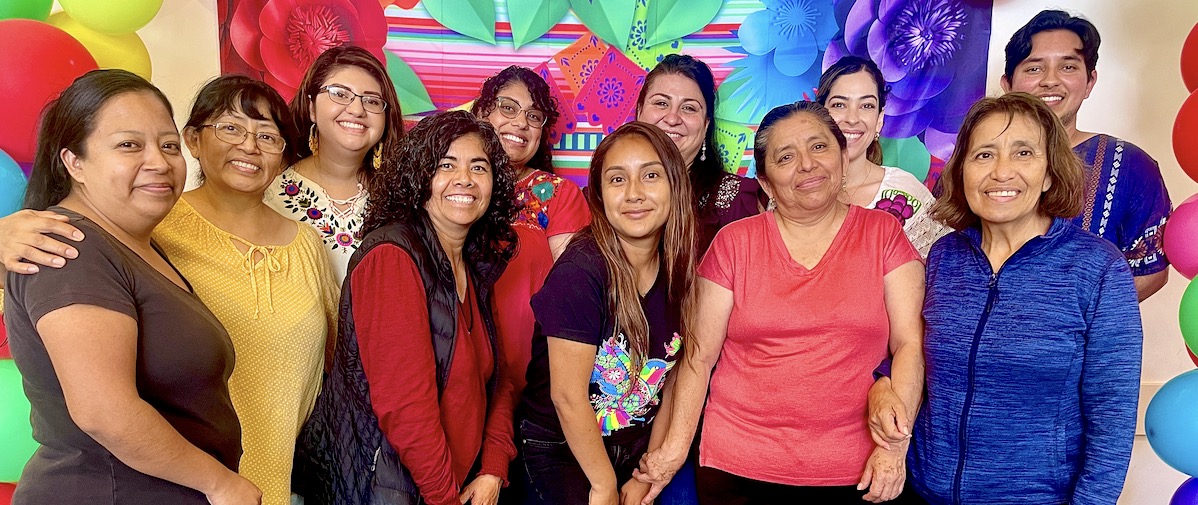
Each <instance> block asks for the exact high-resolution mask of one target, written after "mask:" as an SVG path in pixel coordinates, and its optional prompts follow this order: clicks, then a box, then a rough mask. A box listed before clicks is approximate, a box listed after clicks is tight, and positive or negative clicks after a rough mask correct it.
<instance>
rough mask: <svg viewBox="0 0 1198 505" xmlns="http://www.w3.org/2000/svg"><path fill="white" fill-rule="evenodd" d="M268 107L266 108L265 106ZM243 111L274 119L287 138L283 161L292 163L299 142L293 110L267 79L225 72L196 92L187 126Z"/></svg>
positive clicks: (201, 123) (258, 117)
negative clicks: (235, 111) (260, 79)
mask: <svg viewBox="0 0 1198 505" xmlns="http://www.w3.org/2000/svg"><path fill="white" fill-rule="evenodd" d="M263 107H265V110H263ZM234 110H238V111H241V112H242V113H243V114H245V115H246V116H249V117H250V118H252V119H257V120H260V121H271V122H273V123H274V124H275V127H277V128H278V129H279V134H280V135H282V136H283V138H284V139H285V140H286V141H287V145H286V146H285V147H284V148H283V162H284V163H286V164H287V165H291V164H292V163H295V162H296V161H297V156H296V151H295V142H294V141H293V139H295V138H296V137H297V134H296V131H295V122H294V121H293V120H292V118H291V110H290V109H288V108H287V102H286V101H284V100H283V97H282V96H280V95H279V92H278V91H275V89H274V88H272V87H270V85H268V84H266V83H265V82H262V81H259V80H257V79H251V78H249V77H246V76H243V75H222V76H220V77H217V78H215V79H212V80H211V81H208V83H207V84H205V85H204V87H202V88H200V92H199V93H196V97H195V101H194V102H193V103H192V105H191V115H190V116H188V118H187V123H186V124H184V125H183V127H184V128H199V127H200V126H203V125H204V124H205V123H208V122H209V121H212V120H213V119H216V118H217V117H219V116H221V115H222V114H225V113H227V112H233V111H234Z"/></svg>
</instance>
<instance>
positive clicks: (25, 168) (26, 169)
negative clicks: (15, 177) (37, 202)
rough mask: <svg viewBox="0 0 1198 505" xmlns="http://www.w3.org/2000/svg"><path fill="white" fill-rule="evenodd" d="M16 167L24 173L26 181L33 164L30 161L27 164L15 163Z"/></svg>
mask: <svg viewBox="0 0 1198 505" xmlns="http://www.w3.org/2000/svg"><path fill="white" fill-rule="evenodd" d="M17 166H19V167H21V171H22V172H24V173H25V178H26V179H28V178H29V175H30V174H32V173H33V162H32V161H31V162H29V163H17Z"/></svg>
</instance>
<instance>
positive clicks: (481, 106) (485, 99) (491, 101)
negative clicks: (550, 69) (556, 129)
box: [470, 65, 561, 173]
mask: <svg viewBox="0 0 1198 505" xmlns="http://www.w3.org/2000/svg"><path fill="white" fill-rule="evenodd" d="M514 82H519V83H521V84H524V87H526V88H528V94H529V95H532V108H534V109H537V110H539V111H541V112H544V113H545V119H546V121H545V126H543V127H541V139H540V142H539V143H538V144H537V152H536V153H535V154H533V155H532V159H531V160H528V167H529V168H532V169H536V170H544V171H546V172H550V173H552V172H553V148H552V147H550V146H549V135H550V134H551V133H552V131H553V125H555V124H557V119H558V118H559V117H561V112H560V111H558V110H557V100H554V98H553V94H552V93H551V92H550V90H549V84H548V83H546V82H545V79H542V78H541V76H539V75H537V73H536V72H533V71H532V70H529V69H527V68H524V67H521V66H517V65H512V66H510V67H507V68H505V69H503V70H500V71H499V73H498V74H495V75H493V76H491V77H488V78H487V80H486V81H483V87H482V89H481V90H479V92H478V99H476V100H475V101H474V105H473V106H471V107H470V112H471V113H473V114H474V115H475V116H478V117H486V116H487V115H489V114H491V111H493V110H495V99H496V98H499V90H500V89H502V88H503V87H504V86H507V85H508V84H512V83H514Z"/></svg>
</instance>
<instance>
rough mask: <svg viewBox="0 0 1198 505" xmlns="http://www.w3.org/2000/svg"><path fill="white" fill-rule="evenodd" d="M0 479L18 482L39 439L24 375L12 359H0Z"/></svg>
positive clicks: (0, 480) (1, 480)
mask: <svg viewBox="0 0 1198 505" xmlns="http://www.w3.org/2000/svg"><path fill="white" fill-rule="evenodd" d="M0 440H3V441H4V448H3V449H0V482H16V481H17V479H19V478H21V470H22V469H24V468H25V463H26V462H28V461H29V457H30V456H33V451H35V450H37V442H35V441H34V440H33V428H32V427H30V426H29V400H26V399H25V390H24V388H22V387H21V374H20V372H17V365H15V364H14V363H13V361H12V360H11V359H3V360H0Z"/></svg>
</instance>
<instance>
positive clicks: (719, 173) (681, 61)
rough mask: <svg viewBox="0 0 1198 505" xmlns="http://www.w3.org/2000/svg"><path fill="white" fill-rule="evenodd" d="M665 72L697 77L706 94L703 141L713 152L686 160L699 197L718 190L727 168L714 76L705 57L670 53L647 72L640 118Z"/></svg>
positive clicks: (638, 109) (639, 101)
mask: <svg viewBox="0 0 1198 505" xmlns="http://www.w3.org/2000/svg"><path fill="white" fill-rule="evenodd" d="M663 75H681V76H683V77H686V78H687V79H690V80H691V81H694V83H695V85H696V86H698V87H699V92H700V93H702V94H703V101H704V102H706V103H705V104H703V105H704V106H705V107H706V109H707V111H706V115H707V131H706V132H704V133H703V143H704V144H705V145H707V149H709V150H710V151H711V152H709V153H707V156H706V158H707V159H699V158H695V159H693V160H683V161H685V162H686V163H688V164H689V165H690V177H691V189H692V190H693V191H694V194H695V197H696V201H698V198H699V197H700V195H706V194H708V193H709V192H711V191H714V190H715V188H716V185H717V184H719V183H720V181H721V180H723V178H724V172H725V167H724V158H723V157H722V156H720V153H719V144H717V143H716V140H715V130H716V129H715V109H716V86H715V76H714V75H713V74H712V73H711V67H708V66H707V64H706V63H703V60H700V59H698V58H695V57H694V56H691V55H688V54H667V55H666V56H665V57H664V58H662V59H661V61H660V62H658V63H657V66H655V67H653V70H651V71H649V74H648V75H646V76H645V85H644V86H641V92H640V94H639V95H637V97H636V115H637V117H638V118H639V117H640V116H641V110H643V109H644V108H645V98H647V97H648V94H649V88H650V87H652V86H653V81H656V80H657V78H658V77H661V76H663ZM707 201H708V202H709V205H714V202H715V201H716V199H715V198H708V199H707Z"/></svg>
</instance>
